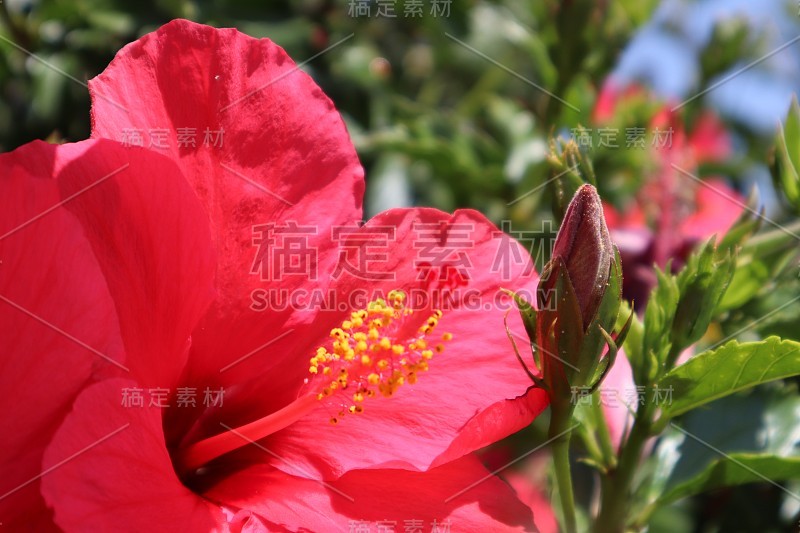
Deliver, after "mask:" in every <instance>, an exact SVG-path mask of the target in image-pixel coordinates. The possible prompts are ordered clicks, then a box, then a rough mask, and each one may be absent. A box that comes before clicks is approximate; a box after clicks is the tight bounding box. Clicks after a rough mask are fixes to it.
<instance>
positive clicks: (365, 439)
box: [220, 209, 547, 478]
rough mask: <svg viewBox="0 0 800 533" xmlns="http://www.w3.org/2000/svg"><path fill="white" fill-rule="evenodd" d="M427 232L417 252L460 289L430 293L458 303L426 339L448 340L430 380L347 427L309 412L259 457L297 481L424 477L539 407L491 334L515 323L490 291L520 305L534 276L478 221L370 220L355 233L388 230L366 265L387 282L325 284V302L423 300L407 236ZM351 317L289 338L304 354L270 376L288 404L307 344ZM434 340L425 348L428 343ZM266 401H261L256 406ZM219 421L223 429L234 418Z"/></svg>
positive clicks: (420, 268) (406, 214)
mask: <svg viewBox="0 0 800 533" xmlns="http://www.w3.org/2000/svg"><path fill="white" fill-rule="evenodd" d="M420 224H425V226H420ZM432 226H434V227H438V228H440V229H441V230H442V231H443V235H444V237H443V240H439V237H436V239H435V243H434V245H433V248H432V249H431V250H429V252H431V253H439V252H441V251H442V250H445V249H453V250H455V251H454V252H453V254H454V255H453V257H452V258H450V259H448V260H447V261H457V262H458V264H460V265H462V266H464V269H463V272H462V274H464V276H465V278H464V279H463V280H462V281H463V282H464V285H463V286H462V287H460V290H459V291H456V292H447V291H445V290H443V289H441V287H439V289H437V290H439V291H440V292H439V293H438V294H440V295H441V294H445V293H446V294H450V295H455V296H457V297H458V300H457V301H456V303H455V305H453V306H452V309H447V308H446V309H445V312H444V316H443V317H442V319H441V320H440V324H439V326H438V328H437V331H438V333H437V334H436V335H437V336H438V335H441V333H442V332H451V333H452V334H453V340H452V341H449V342H448V343H447V348H446V349H445V351H444V352H443V353H441V354H437V355H436V356H435V357H434V358H433V359H432V360H431V362H430V371H428V372H425V373H422V374H421V375H420V376H419V381H418V382H417V383H416V384H415V385H406V386H403V387H401V388H400V389H399V390H398V391H397V393H396V394H395V395H394V396H392V397H391V398H388V399H387V398H380V397H379V398H375V399H370V400H368V401H366V402H365V403H364V413H363V414H361V415H357V416H348V417H346V418H345V419H344V420H343V421H342V422H341V423H340V424H338V425H337V426H331V425H330V423H329V419H330V417H331V407H330V406H326V405H320V407H318V408H317V409H316V410H315V411H314V412H313V413H311V414H309V415H307V416H306V417H304V418H302V419H301V420H299V421H297V422H295V423H294V424H292V425H291V426H289V427H288V428H286V429H285V430H283V431H280V432H278V433H276V434H275V435H273V436H271V437H269V438H268V439H266V442H267V443H268V444H267V445H268V447H270V448H271V449H273V450H274V451H275V452H276V453H277V454H278V455H280V456H281V457H282V458H283V459H286V461H288V464H292V465H303V466H304V469H305V470H306V471H309V472H319V473H321V474H322V475H323V476H325V477H326V478H330V477H336V476H338V475H341V474H342V473H344V472H346V471H348V470H352V469H358V468H370V467H385V466H392V467H401V468H410V469H418V470H425V469H427V468H429V467H431V466H435V465H438V464H441V463H442V462H445V461H448V460H452V459H454V458H457V457H460V456H461V455H464V454H466V453H469V452H470V451H473V450H475V449H477V448H480V447H482V446H486V445H487V444H489V443H491V442H494V441H495V440H498V439H500V438H502V437H505V436H507V435H509V434H511V433H513V432H515V431H517V430H519V429H521V428H522V427H524V426H526V425H527V424H529V423H530V422H531V420H533V419H534V418H535V417H536V416H537V415H538V414H539V413H540V412H541V411H542V410H543V409H544V408H545V407H546V405H547V399H546V395H545V394H543V393H542V391H538V390H532V391H531V392H530V393H529V394H527V395H526V392H527V391H528V389H529V387H531V385H532V384H531V382H530V379H529V378H528V376H527V375H526V374H525V372H524V371H523V370H522V369H521V368H520V366H519V362H518V361H517V360H516V358H515V356H514V354H513V351H512V348H511V343H510V341H509V340H508V338H507V336H506V332H505V329H504V326H503V316H504V314H505V311H506V310H508V309H511V313H512V314H513V315H514V316H516V315H517V314H518V313H517V311H516V309H515V308H514V307H513V305H512V304H511V302H510V299H509V298H508V297H506V296H505V295H503V294H502V293H500V291H499V289H500V286H501V285H502V286H504V287H506V288H508V289H512V290H517V289H526V290H528V291H529V299H531V300H532V299H533V292H532V291H533V290H534V288H535V286H536V281H537V275H536V273H535V271H534V270H533V268H532V266H531V264H530V257H529V254H528V252H527V250H525V249H523V248H522V247H521V246H520V245H519V244H518V243H517V242H516V241H514V240H513V239H509V238H508V237H504V236H503V235H502V234H501V232H499V230H497V228H495V226H494V225H492V224H491V223H490V222H489V221H488V220H486V219H485V218H484V217H483V216H482V215H480V214H479V213H477V212H474V211H459V212H457V213H455V214H454V215H448V214H446V213H443V212H441V211H437V210H435V209H413V210H393V211H389V212H386V213H384V214H382V215H379V216H377V217H375V218H374V219H372V220H371V221H370V222H369V223H368V224H367V225H366V226H364V227H363V228H362V229H361V230H360V231H362V232H370V231H373V229H374V228H377V227H392V228H396V235H397V242H396V243H394V244H393V245H392V247H391V248H390V255H389V257H388V259H387V260H386V261H385V262H380V263H375V264H374V265H373V266H374V267H376V268H377V267H378V266H379V265H380V269H381V271H382V272H388V273H391V274H392V279H386V280H372V281H370V282H365V281H364V280H363V279H358V278H357V277H356V276H343V277H341V278H339V279H338V280H337V285H336V289H337V294H338V300H337V301H338V302H344V301H348V300H347V298H348V296H349V295H352V294H353V292H354V291H356V290H368V291H378V292H379V293H381V292H382V293H383V294H386V293H388V292H389V290H391V289H394V288H399V289H403V290H405V291H407V292H408V294H409V299H413V298H414V295H419V292H418V291H420V290H422V291H423V292H424V293H425V294H431V293H432V290H433V288H432V287H428V288H425V286H426V285H427V284H428V281H426V280H425V279H423V278H421V277H420V276H421V275H423V274H424V275H426V276H427V273H429V272H427V270H428V269H430V265H427V266H426V265H424V263H426V262H428V260H429V259H430V258H428V257H425V255H426V253H424V252H423V251H422V248H421V246H423V244H424V243H423V241H422V240H421V239H422V238H423V237H422V236H421V234H420V233H419V232H420V231H422V230H421V229H420V228H425V231H428V230H429V229H430V227H432ZM373 244H374V243H373ZM430 244H431V243H430V242H429V243H428V244H424V245H425V246H428V245H430ZM365 246H367V244H365ZM511 251H513V253H512V252H511ZM461 253H463V256H462V255H461ZM506 254H507V255H506ZM504 258H505V259H504ZM515 258H516V259H515ZM454 265H455V263H450V267H451V268H449V269H448V268H446V267H445V265H444V264H441V265H435V269H437V268H440V269H441V271H440V273H441V272H443V271H448V272H451V273H452V271H453V268H457V267H456V266H454ZM504 269H506V271H504ZM451 281H452V280H451ZM441 282H442V280H439V281H438V282H434V285H435V284H436V283H441ZM352 310H353V309H350V308H348V309H347V310H346V312H343V311H340V310H338V309H337V310H336V311H330V312H323V313H320V315H319V316H318V317H317V320H316V321H315V323H314V325H313V327H309V328H307V329H306V330H303V331H301V332H299V334H300V335H302V337H304V338H306V339H307V342H306V345H307V348H305V349H304V351H300V352H298V351H297V350H295V351H294V352H292V353H289V354H287V356H290V357H291V359H288V358H287V361H289V362H288V363H287V364H286V368H285V369H284V370H285V371H284V373H283V374H282V375H281V376H280V379H283V380H287V383H290V384H294V388H293V389H291V390H292V391H293V394H294V395H295V396H296V395H297V394H298V393H302V392H303V390H299V387H300V386H301V385H302V379H303V378H304V377H307V376H308V363H307V362H308V357H309V356H310V355H312V354H313V351H314V347H315V344H314V343H316V346H319V345H322V344H329V341H330V338H329V337H328V333H329V331H330V329H331V328H332V327H335V326H336V325H338V324H339V323H341V321H342V320H343V319H344V318H346V317H349V313H350V311H352ZM517 320H518V319H517ZM300 335H298V336H300ZM437 338H438V337H436V338H434V339H431V342H432V343H436V342H437ZM521 339H522V340H520V339H517V342H518V343H521V344H522V345H523V349H524V346H525V337H522V338H521ZM308 341H310V342H311V344H308ZM301 346H302V345H301ZM290 363H291V365H290ZM270 378H271V379H272V380H273V381H274V382H275V383H274V384H272V387H270V381H264V382H263V383H262V385H261V389H260V390H261V394H260V396H259V395H258V394H257V393H258V390H257V389H254V390H253V391H252V394H251V400H250V410H249V411H240V412H239V413H238V415H246V414H247V413H248V412H249V414H250V416H251V417H252V416H253V407H254V406H256V405H258V403H259V402H264V401H265V400H264V399H263V398H265V397H270V396H271V395H272V391H273V390H275V389H278V388H280V387H281V382H280V381H279V380H278V378H277V377H276V376H274V375H273V376H270V375H267V377H266V379H270ZM267 390H269V391H270V394H266V392H265V391H267ZM305 392H306V393H307V392H308V391H305ZM484 412H485V413H484ZM264 414H266V413H264ZM229 415H230V416H234V417H235V416H236V415H237V413H235V412H232V413H229ZM261 416H263V415H261ZM246 421H248V420H243V419H242V418H241V417H240V418H237V419H233V420H232V419H224V420H220V422H223V423H226V424H227V425H236V424H237V423H241V422H246ZM454 440H455V441H456V442H455V443H454ZM310 443H313V446H312V445H311V444H310ZM275 466H277V467H278V468H285V469H286V468H287V463H285V462H283V461H275ZM289 471H290V473H291V472H292V471H291V470H289ZM293 473H297V472H296V471H294V472H293Z"/></svg>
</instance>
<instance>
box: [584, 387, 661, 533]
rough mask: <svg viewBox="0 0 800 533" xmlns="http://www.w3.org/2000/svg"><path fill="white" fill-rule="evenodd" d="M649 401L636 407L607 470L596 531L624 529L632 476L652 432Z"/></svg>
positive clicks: (607, 532) (612, 532)
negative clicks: (619, 449) (618, 451)
mask: <svg viewBox="0 0 800 533" xmlns="http://www.w3.org/2000/svg"><path fill="white" fill-rule="evenodd" d="M651 405H652V403H649V402H648V403H645V404H644V405H643V406H641V409H640V410H639V411H637V413H636V419H635V421H634V424H633V429H632V430H631V434H630V437H628V440H627V442H626V443H625V446H624V447H623V448H622V452H621V454H620V458H619V465H618V467H617V468H616V469H615V470H613V471H612V472H610V473H609V479H608V485H607V486H605V487H604V490H603V498H602V504H601V509H600V515H599V516H598V517H597V527H596V531H597V533H622V532H623V531H624V530H625V523H626V520H627V511H628V509H629V508H630V498H629V494H630V492H631V486H632V484H633V478H634V475H635V474H636V470H637V468H638V467H639V463H640V461H641V457H642V451H643V450H644V445H645V443H646V442H647V439H648V438H650V436H651V425H652V418H653V409H652V407H651Z"/></svg>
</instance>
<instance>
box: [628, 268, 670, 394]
mask: <svg viewBox="0 0 800 533" xmlns="http://www.w3.org/2000/svg"><path fill="white" fill-rule="evenodd" d="M656 276H657V277H658V284H657V285H656V287H655V288H654V289H653V292H652V293H651V294H650V299H649V300H648V302H647V309H645V312H644V334H643V335H642V352H641V353H642V357H641V358H640V359H639V361H640V363H641V364H637V365H636V366H634V367H633V377H634V380H635V381H636V383H637V384H639V385H644V384H646V383H650V382H651V381H652V380H653V379H654V378H655V377H656V375H657V373H658V372H659V368H658V362H661V361H664V360H665V359H666V357H667V354H669V351H670V348H671V347H672V344H671V342H670V330H671V329H672V322H673V320H674V319H675V311H676V309H677V308H678V300H679V299H680V289H679V288H678V282H677V279H676V277H675V276H673V275H672V274H670V273H669V265H667V269H666V271H665V272H662V271H661V270H659V269H656ZM654 360H655V361H656V362H657V363H656V364H655V365H654V364H652V363H653V361H654Z"/></svg>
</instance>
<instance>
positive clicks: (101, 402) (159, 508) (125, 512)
mask: <svg viewBox="0 0 800 533" xmlns="http://www.w3.org/2000/svg"><path fill="white" fill-rule="evenodd" d="M136 385H137V383H136V382H133V381H129V380H122V379H108V380H105V381H103V382H101V383H97V384H95V385H92V386H91V387H89V388H87V389H85V390H84V391H83V392H82V393H81V395H80V396H79V397H78V399H77V400H76V401H75V405H74V407H73V410H72V413H70V414H69V415H68V416H67V418H66V420H65V421H64V424H63V425H62V426H61V428H60V429H59V430H58V432H57V433H56V435H55V438H54V439H53V442H52V443H51V444H50V446H49V447H48V449H47V452H46V453H45V456H44V463H43V467H44V468H45V471H47V470H48V469H49V470H50V471H49V472H48V473H47V475H45V476H44V477H43V478H42V493H43V494H44V497H45V499H46V500H47V503H48V505H49V506H51V507H52V508H53V511H54V515H55V521H56V523H57V524H58V526H59V527H61V528H62V529H63V530H65V531H114V530H119V529H124V530H128V531H149V530H152V529H153V526H154V524H157V525H158V528H159V529H161V530H163V531H170V530H171V531H178V530H180V531H218V530H222V529H223V528H222V526H221V524H222V523H223V522H224V521H225V518H224V516H223V513H222V511H221V509H219V508H218V507H217V506H215V505H213V504H211V503H209V502H207V501H205V500H204V499H203V498H201V497H200V496H198V495H197V494H194V493H193V492H192V491H190V490H189V489H188V488H186V487H185V486H184V485H182V484H181V482H180V481H179V480H178V478H177V476H176V475H175V472H174V471H173V469H172V463H171V462H170V457H169V454H168V453H167V448H166V446H165V443H164V435H163V429H162V427H161V416H160V410H159V409H157V408H154V407H152V408H151V407H147V406H146V405H145V406H144V407H123V406H121V405H120V402H119V398H120V396H121V393H122V391H123V390H124V389H126V388H132V387H135V386H136Z"/></svg>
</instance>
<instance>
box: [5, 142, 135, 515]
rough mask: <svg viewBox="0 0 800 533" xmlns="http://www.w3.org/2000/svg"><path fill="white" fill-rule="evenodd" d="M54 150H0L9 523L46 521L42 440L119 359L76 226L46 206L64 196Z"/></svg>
mask: <svg viewBox="0 0 800 533" xmlns="http://www.w3.org/2000/svg"><path fill="white" fill-rule="evenodd" d="M57 150H59V149H57V148H56V147H53V146H50V145H47V144H45V143H39V142H36V143H32V144H29V145H26V146H24V147H22V148H20V149H18V150H16V151H14V152H11V153H9V154H3V155H0V169H2V170H0V191H2V192H0V346H1V347H0V390H2V391H3V393H2V395H0V412H2V413H3V416H2V417H0V435H3V453H2V454H1V455H0V471H2V472H3V476H2V479H0V516H2V517H3V518H2V523H3V525H4V526H5V527H8V528H10V529H21V528H22V527H26V528H31V530H36V531H45V530H47V528H48V522H50V516H49V511H48V510H47V509H46V508H45V505H44V501H43V500H42V499H41V497H40V495H39V480H38V478H37V475H38V474H39V473H40V471H41V468H40V467H41V461H42V454H43V453H44V449H45V446H46V445H47V443H48V442H49V441H50V439H51V438H52V435H53V432H54V431H55V429H56V428H57V427H58V424H59V423H60V422H61V420H62V419H63V417H64V416H65V415H66V413H67V412H68V411H69V406H70V405H71V403H72V400H73V399H74V397H75V396H76V395H77V393H78V391H79V390H80V388H81V387H82V386H83V384H84V383H85V382H86V380H87V379H89V376H90V374H91V372H92V369H93V367H94V368H95V369H98V368H100V369H102V368H103V367H104V366H106V367H113V365H114V364H119V361H121V360H122V359H123V357H122V355H121V354H120V346H119V344H120V343H119V331H118V329H117V328H116V326H115V325H116V322H117V318H116V313H115V310H114V303H113V301H112V300H111V297H110V295H109V293H108V289H107V288H106V285H105V281H104V279H103V275H102V273H101V271H100V268H99V266H98V264H97V262H96V260H95V257H94V255H93V253H92V249H91V246H90V244H89V242H88V241H87V240H86V237H85V236H84V233H83V229H82V227H81V226H80V224H79V223H78V221H77V220H75V218H74V217H73V216H72V215H70V213H69V212H68V211H67V210H66V209H64V208H63V207H56V208H55V209H52V208H53V206H58V204H59V203H60V202H61V201H62V199H61V194H60V192H59V189H58V183H57V181H56V180H54V179H53V166H54V165H55V161H54V158H55V156H56V152H57ZM98 325H103V326H102V327H98ZM106 358H107V359H106Z"/></svg>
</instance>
